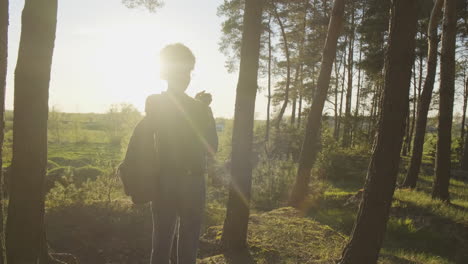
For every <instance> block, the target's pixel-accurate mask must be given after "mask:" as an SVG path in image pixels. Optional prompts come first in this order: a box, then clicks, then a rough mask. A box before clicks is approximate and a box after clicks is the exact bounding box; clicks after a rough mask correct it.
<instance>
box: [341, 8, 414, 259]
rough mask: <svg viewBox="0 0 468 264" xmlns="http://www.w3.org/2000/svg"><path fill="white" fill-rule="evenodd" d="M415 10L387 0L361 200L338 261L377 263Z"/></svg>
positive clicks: (405, 100)
mask: <svg viewBox="0 0 468 264" xmlns="http://www.w3.org/2000/svg"><path fill="white" fill-rule="evenodd" d="M416 14H417V0H394V1H392V12H391V21H390V35H389V40H388V41H389V44H388V48H387V52H386V56H385V66H384V71H385V74H384V89H383V98H382V104H381V107H382V109H381V113H380V115H379V116H380V117H379V126H378V130H377V135H376V140H375V144H374V148H373V154H372V157H371V161H370V164H369V169H368V171H367V178H366V183H365V186H364V194H363V200H362V201H361V204H360V206H359V211H358V216H357V220H356V222H355V224H354V228H353V231H352V234H351V239H350V241H349V242H348V244H347V246H346V247H345V249H344V251H343V256H342V258H341V260H340V261H339V263H340V264H363V263H366V264H375V263H377V259H378V255H379V251H380V248H381V246H382V242H383V238H384V235H385V229H386V225H387V221H388V217H389V211H390V206H391V203H392V197H393V192H394V190H395V184H396V179H397V174H398V164H399V162H400V151H401V147H402V142H403V136H404V129H405V117H406V115H407V111H408V105H409V88H410V79H411V66H412V61H413V57H414V47H415V35H416V24H417V15H416Z"/></svg>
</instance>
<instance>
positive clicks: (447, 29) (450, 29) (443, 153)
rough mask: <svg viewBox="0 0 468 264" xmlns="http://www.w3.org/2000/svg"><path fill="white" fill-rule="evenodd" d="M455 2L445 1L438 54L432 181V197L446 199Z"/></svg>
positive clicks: (450, 126) (447, 191)
mask: <svg viewBox="0 0 468 264" xmlns="http://www.w3.org/2000/svg"><path fill="white" fill-rule="evenodd" d="M456 5H457V2H456V1H451V0H446V1H445V4H444V24H443V30H442V48H441V56H440V87H439V126H438V129H437V152H436V165H435V180H434V185H433V187H432V197H433V198H437V199H441V200H443V201H447V202H448V201H449V200H450V195H449V181H450V168H451V164H450V162H451V143H452V117H453V100H454V95H455V42H456V33H457V16H456V15H457V13H456V11H457V9H456Z"/></svg>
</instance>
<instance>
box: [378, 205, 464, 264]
mask: <svg viewBox="0 0 468 264" xmlns="http://www.w3.org/2000/svg"><path fill="white" fill-rule="evenodd" d="M398 202H399V205H398V206H396V207H393V208H392V212H391V218H390V220H389V222H388V224H387V234H386V238H385V241H384V248H386V249H390V250H400V249H410V250H411V251H414V252H424V253H430V254H432V255H437V256H441V257H443V258H445V259H448V260H450V261H453V262H455V263H467V261H468V239H467V238H468V227H467V226H466V225H463V224H460V223H457V222H455V221H454V220H453V219H451V218H449V217H445V216H441V215H438V214H435V213H434V212H433V211H431V209H430V208H427V207H424V206H419V205H418V204H416V203H414V202H410V201H402V200H398ZM462 208H463V210H464V207H462Z"/></svg>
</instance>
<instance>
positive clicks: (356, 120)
mask: <svg viewBox="0 0 468 264" xmlns="http://www.w3.org/2000/svg"><path fill="white" fill-rule="evenodd" d="M361 61H362V41H361V40H359V64H358V66H359V65H360V64H361ZM361 71H362V70H361V67H359V70H358V86H357V91H356V109H354V124H353V130H354V132H353V133H354V134H355V133H357V132H358V129H359V107H360V99H361ZM354 143H355V140H353V144H354Z"/></svg>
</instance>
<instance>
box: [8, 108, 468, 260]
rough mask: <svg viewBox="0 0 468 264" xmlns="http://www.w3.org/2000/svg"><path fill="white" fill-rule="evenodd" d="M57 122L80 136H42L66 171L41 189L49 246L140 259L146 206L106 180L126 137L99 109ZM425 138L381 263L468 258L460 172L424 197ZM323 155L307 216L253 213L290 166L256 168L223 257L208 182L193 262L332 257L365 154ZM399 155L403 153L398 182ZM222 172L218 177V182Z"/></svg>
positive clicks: (466, 188) (219, 214) (145, 251)
mask: <svg viewBox="0 0 468 264" xmlns="http://www.w3.org/2000/svg"><path fill="white" fill-rule="evenodd" d="M64 119H65V120H68V119H70V120H75V119H76V120H81V121H80V122H81V124H82V125H81V126H80V128H79V133H78V134H79V135H77V133H76V131H74V129H75V130H76V128H75V127H74V126H73V125H72V123H70V124H69V125H67V126H66V125H64V130H63V131H62V134H61V142H60V143H58V142H57V140H56V138H57V137H56V136H55V135H52V136H51V137H50V143H49V160H50V162H49V165H50V167H51V169H52V168H68V169H64V170H63V171H66V172H67V173H68V174H67V175H62V177H64V178H65V179H62V181H61V182H62V183H63V182H65V183H67V184H62V183H60V184H59V183H57V184H56V186H55V187H54V188H53V189H52V190H51V191H50V193H49V195H48V196H47V201H46V225H47V235H48V240H49V242H50V245H51V246H52V248H54V249H55V250H56V251H58V252H69V253H73V254H74V255H76V256H78V258H79V259H80V261H81V263H87V264H101V263H136V264H138V263H147V262H148V259H149V253H150V245H151V229H152V226H151V213H150V210H149V208H148V206H143V207H141V206H133V205H132V204H131V203H130V202H129V199H128V198H127V197H125V195H124V194H123V192H122V188H121V185H120V184H119V182H118V179H116V178H112V177H110V172H111V171H112V168H113V167H115V166H116V165H117V164H118V162H119V161H120V160H121V159H122V157H123V150H124V149H125V148H122V146H123V145H125V144H124V143H123V144H115V142H111V141H110V140H108V139H107V138H106V135H107V134H106V132H104V131H103V130H102V129H103V127H105V118H104V117H103V116H100V115H90V116H86V115H77V116H75V117H73V118H68V117H64ZM91 119H93V120H97V121H95V122H97V123H93V122H91V121H90V120H91ZM225 122H226V127H225V131H223V132H221V133H220V143H221V146H220V149H221V152H220V153H219V155H218V161H219V167H220V168H219V169H218V170H217V171H218V172H222V173H226V172H227V170H226V169H225V168H224V167H222V163H223V162H224V161H226V160H228V159H229V155H230V145H229V144H230V140H231V135H230V130H231V129H232V122H230V121H225ZM10 132H11V131H10ZM125 133H127V132H125ZM125 133H124V134H125ZM52 134H53V133H52ZM127 134H128V133H127ZM431 140H432V139H431ZM431 140H429V141H427V142H426V143H427V144H426V145H427V146H425V147H426V151H425V156H424V159H423V163H424V164H423V167H422V175H421V176H420V178H419V182H418V187H417V189H416V190H413V191H410V190H404V189H402V190H396V191H395V195H394V201H393V203H392V208H391V215H390V219H389V222H388V225H387V233H386V238H385V241H384V245H383V248H382V250H381V255H380V259H379V263H380V264H409V263H412V264H465V263H468V179H465V180H462V179H460V178H457V179H451V181H450V194H451V202H452V203H451V205H448V204H445V203H442V202H440V201H435V200H432V198H431V195H430V194H431V187H432V182H433V175H432V172H433V166H432V163H433V157H431V155H432V154H433V150H432V148H433V143H431V142H432V141H433V140H432V141H431ZM124 141H125V139H124ZM9 148H11V133H9V132H7V136H6V144H5V150H6V151H5V154H4V155H5V160H6V164H5V165H8V162H9V160H10V158H11V150H10V149H9ZM322 153H325V154H321V156H320V157H319V160H318V162H317V166H316V168H314V171H313V175H314V179H313V181H312V186H311V187H312V188H311V189H312V190H313V191H314V192H315V193H313V195H312V196H313V202H312V203H311V206H312V207H311V210H310V211H309V212H307V214H306V215H303V214H300V213H299V212H297V211H295V210H293V209H291V208H276V209H274V210H272V211H269V212H264V211H262V209H265V208H275V207H278V206H279V205H282V204H284V201H277V200H278V199H284V193H286V192H287V191H288V190H289V186H290V185H291V182H290V181H293V180H294V172H295V165H294V164H292V165H291V164H289V163H288V162H290V161H282V162H281V163H276V164H274V166H270V165H271V164H267V165H269V166H266V165H265V166H263V167H262V166H257V168H256V170H255V171H254V177H257V178H255V179H254V181H253V183H254V186H253V188H252V190H253V191H254V192H255V193H254V194H253V199H254V201H253V202H252V205H253V206H256V208H252V217H251V219H250V224H249V245H250V247H249V251H248V252H246V254H244V255H242V256H226V255H223V254H222V253H221V252H220V251H219V248H218V247H217V245H219V239H220V237H221V230H222V228H221V225H222V223H223V221H224V217H225V210H226V208H225V204H226V201H227V189H226V188H225V187H223V186H208V193H207V206H206V221H205V225H204V227H203V229H204V231H206V232H205V235H204V240H203V241H204V243H202V246H201V250H200V264H208V263H210V264H221V263H229V261H230V259H232V258H234V259H236V258H237V263H242V264H248V263H249V262H253V263H259V264H262V263H264V264H275V263H278V264H280V263H281V264H283V263H284V264H293V263H294V264H295V263H301V264H319V263H320V264H327V263H334V262H335V261H336V260H337V259H339V257H340V254H341V252H342V249H343V247H344V246H345V244H346V241H347V239H348V236H349V235H350V233H351V230H352V228H353V225H354V221H355V219H356V213H357V209H358V208H357V203H348V204H346V202H347V201H348V199H349V198H350V197H352V196H353V195H354V194H355V193H356V192H357V191H358V190H360V189H361V188H362V186H363V183H364V178H365V174H366V170H367V165H368V161H369V151H368V150H366V149H359V150H344V151H343V150H339V149H333V148H330V149H329V150H323V151H322ZM407 162H408V160H407V158H404V159H403V162H402V166H401V171H400V172H401V173H400V175H399V182H401V180H402V177H403V176H404V173H405V168H406V167H407ZM259 164H261V163H259ZM80 168H81V169H82V170H83V168H96V170H100V171H102V175H99V176H98V177H97V178H96V180H87V181H85V182H83V183H81V185H78V184H77V182H76V181H73V180H70V179H69V178H70V177H71V178H73V177H74V175H73V173H74V172H78V171H80ZM291 171H292V172H291ZM227 178H228V177H227V175H224V178H223V179H227ZM285 190H286V192H285ZM275 199H276V200H275ZM345 204H346V205H345ZM239 258H240V260H239ZM202 259H203V260H202ZM230 263H232V261H231V262H230Z"/></svg>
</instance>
